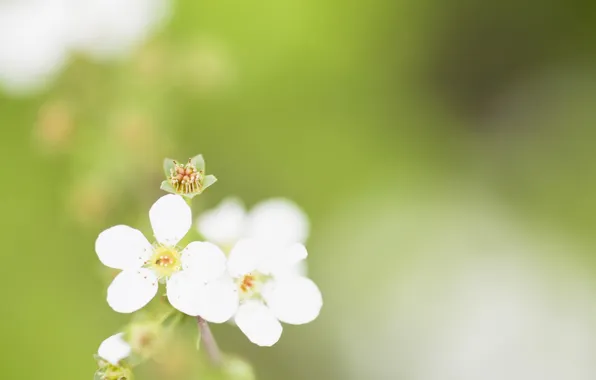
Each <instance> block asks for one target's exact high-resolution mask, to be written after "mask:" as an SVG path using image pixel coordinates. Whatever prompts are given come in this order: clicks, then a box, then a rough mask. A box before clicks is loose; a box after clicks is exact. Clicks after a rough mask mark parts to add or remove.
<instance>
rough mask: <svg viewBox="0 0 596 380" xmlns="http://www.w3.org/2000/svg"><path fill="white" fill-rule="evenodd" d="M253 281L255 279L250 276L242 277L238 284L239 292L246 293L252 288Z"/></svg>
mask: <svg viewBox="0 0 596 380" xmlns="http://www.w3.org/2000/svg"><path fill="white" fill-rule="evenodd" d="M254 281H255V277H254V276H252V275H250V274H247V275H246V276H244V278H243V279H242V282H241V283H240V290H242V291H243V292H244V293H246V292H247V291H249V290H250V289H251V288H252V287H253V286H254Z"/></svg>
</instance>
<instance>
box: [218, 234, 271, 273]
mask: <svg viewBox="0 0 596 380" xmlns="http://www.w3.org/2000/svg"><path fill="white" fill-rule="evenodd" d="M272 253H273V251H272V246H271V245H269V244H267V242H265V241H263V240H257V239H242V240H240V241H239V242H238V243H236V244H235V245H234V247H233V248H232V250H231V251H230V255H229V257H228V272H229V273H230V275H231V276H232V277H238V276H241V275H244V274H247V273H249V272H252V271H253V270H255V269H257V268H258V267H259V266H261V265H262V264H263V262H264V261H265V260H266V259H267V257H270V256H271V255H272Z"/></svg>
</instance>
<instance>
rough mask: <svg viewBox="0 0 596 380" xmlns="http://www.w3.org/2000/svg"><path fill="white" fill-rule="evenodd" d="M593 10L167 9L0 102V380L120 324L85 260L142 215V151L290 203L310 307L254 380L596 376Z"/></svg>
mask: <svg viewBox="0 0 596 380" xmlns="http://www.w3.org/2000/svg"><path fill="white" fill-rule="evenodd" d="M595 21H596V18H595V17H594V7H593V6H592V5H591V4H588V3H584V2H581V1H570V2H563V1H553V0H547V1H544V2H541V3H538V2H525V3H523V2H522V3H519V2H514V1H509V0H507V1H501V2H491V3H489V2H482V1H469V0H458V1H455V2H440V1H432V0H423V1H384V0H373V1H369V2H343V1H335V0H328V1H314V0H306V1H298V0H289V1H285V2H275V1H257V2H235V1H225V0H224V1H218V2H206V1H191V0H179V1H176V2H175V3H174V4H173V11H172V14H171V17H170V19H169V20H168V21H167V22H166V23H165V24H164V26H163V28H161V29H160V30H158V31H157V32H155V33H154V34H153V35H152V36H151V37H150V38H149V39H148V40H147V42H146V43H144V44H142V46H140V47H138V48H136V49H135V50H134V51H132V52H131V53H130V55H129V56H127V57H126V58H125V59H123V60H121V61H118V62H112V63H96V62H92V61H90V60H88V59H86V58H85V57H83V56H73V57H71V58H72V59H71V61H70V62H69V63H68V65H67V66H66V67H65V69H64V70H62V71H61V73H60V74H59V76H58V77H57V78H56V79H55V80H53V81H52V82H51V83H49V84H48V85H47V86H46V87H45V88H44V89H43V90H42V91H40V92H38V93H36V94H33V95H30V96H26V97H15V96H11V95H9V94H8V93H5V94H3V95H0V124H1V125H2V138H1V139H0V146H1V149H0V155H1V156H2V162H4V165H3V170H2V172H3V178H4V185H3V186H2V193H1V197H0V204H1V210H2V217H0V223H1V224H2V231H3V234H2V242H3V244H4V247H5V248H4V249H3V250H2V256H1V257H2V262H3V263H4V265H3V266H2V268H3V270H2V279H3V282H4V289H5V296H4V299H3V302H2V306H1V312H2V323H1V326H0V332H1V337H2V339H1V340H2V347H1V350H0V355H1V356H2V360H1V363H2V364H1V372H0V373H1V375H0V377H1V378H2V379H45V380H50V379H61V380H65V379H82V378H91V376H92V373H93V372H94V370H95V363H94V361H93V358H92V355H93V353H95V352H96V350H97V346H98V345H99V343H100V342H101V341H102V340H103V339H104V338H105V337H107V336H108V335H110V334H112V333H113V332H115V331H117V330H118V329H119V328H120V327H121V326H122V325H123V324H125V323H126V322H127V320H128V318H129V317H128V316H126V315H118V314H116V313H114V312H113V311H112V310H111V309H110V308H109V307H108V305H107V303H106V302H105V289H106V283H105V281H104V280H105V278H104V277H102V272H101V265H100V263H99V261H98V259H97V256H96V254H95V252H94V241H95V238H96V237H97V234H98V233H99V232H100V231H102V230H103V229H105V228H107V227H109V226H112V225H114V224H120V223H124V224H129V225H133V226H134V225H137V226H144V225H147V222H148V220H147V218H148V216H147V211H148V209H149V207H150V206H151V204H152V203H153V201H154V200H155V199H156V198H157V197H158V196H160V195H161V194H162V193H161V192H160V190H159V184H160V181H161V180H162V171H161V163H162V159H163V158H164V157H177V158H179V159H185V158H186V157H190V156H193V155H195V154H197V153H202V154H203V155H204V156H205V158H206V161H207V166H208V171H209V172H210V173H213V174H215V175H216V176H217V177H218V179H219V181H218V183H217V184H216V185H214V186H213V187H211V188H209V190H208V191H206V192H205V194H204V195H202V196H201V197H200V198H198V200H196V201H195V202H194V204H193V211H194V213H195V215H196V214H198V213H200V211H201V210H204V209H207V208H210V207H213V206H214V205H216V204H217V203H218V202H219V201H220V200H221V199H223V198H224V197H226V196H229V195H237V196H240V197H241V198H243V199H244V201H245V202H246V203H247V204H248V205H253V204H255V203H256V202H258V201H260V200H263V199H266V198H269V197H274V196H276V197H277V196H283V197H287V198H290V199H292V200H294V201H295V202H296V203H298V204H299V205H301V207H302V208H303V209H304V210H305V211H306V212H307V214H308V215H309V217H310V219H311V224H312V233H311V237H310V239H309V244H308V248H309V253H310V257H309V273H310V276H311V277H312V278H313V279H314V280H315V281H316V282H317V283H318V284H319V286H320V288H321V290H322V292H323V295H324V300H325V305H324V307H323V310H322V313H321V316H320V317H319V318H318V319H317V320H316V321H315V322H313V323H311V324H308V325H305V326H300V327H294V326H285V329H284V334H283V337H282V339H281V340H280V342H279V343H278V344H276V345H275V346H274V347H273V348H268V349H264V348H260V347H257V346H254V345H252V344H250V343H249V342H248V341H247V340H246V338H245V337H244V336H243V334H241V333H240V332H239V331H238V330H237V329H235V328H234V327H232V326H228V325H217V326H214V327H213V330H214V333H215V334H216V336H217V338H218V340H219V342H220V345H221V347H222V349H223V350H224V351H226V352H231V353H234V354H238V355H240V356H242V357H244V358H246V359H248V360H249V361H250V362H251V363H252V364H253V365H254V367H255V371H256V373H257V375H258V378H259V379H263V380H277V379H288V380H291V379H358V380H360V379H368V378H370V379H404V380H435V379H437V380H438V379H454V380H456V379H457V380H467V379H503V378H508V379H514V380H516V379H520V380H521V379H524V380H527V379H537V380H538V379H540V380H549V379H561V378H567V379H578V380H583V379H593V378H594V376H596V368H595V364H594V363H596V346H595V344H594V343H591V342H596V322H595V321H596V318H595V316H596V298H594V295H595V294H594V284H595V282H594V279H596V271H595V270H594V264H595V261H594V257H596V256H595V255H594V252H595V250H596V234H595V231H596V175H595V173H596V152H595V143H596V130H595V128H594V125H595V123H596V112H595V107H594V104H595V101H596V75H595V74H596V72H595V70H594V68H595V63H596V59H594V46H595V45H594V42H595V39H596V29H595V28H594V25H595Z"/></svg>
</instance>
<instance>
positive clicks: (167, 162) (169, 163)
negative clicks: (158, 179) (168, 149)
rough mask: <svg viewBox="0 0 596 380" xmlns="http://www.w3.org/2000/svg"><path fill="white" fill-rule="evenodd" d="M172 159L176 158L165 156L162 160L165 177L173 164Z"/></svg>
mask: <svg viewBox="0 0 596 380" xmlns="http://www.w3.org/2000/svg"><path fill="white" fill-rule="evenodd" d="M174 161H176V160H174V159H172V158H166V159H164V160H163V171H164V174H165V175H166V178H168V177H170V169H173V168H174V166H175V164H174Z"/></svg>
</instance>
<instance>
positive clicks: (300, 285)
mask: <svg viewBox="0 0 596 380" xmlns="http://www.w3.org/2000/svg"><path fill="white" fill-rule="evenodd" d="M263 296H264V298H265V299H266V301H267V305H268V306H269V308H270V309H271V311H272V312H273V314H274V315H275V316H276V317H277V318H278V319H279V320H280V321H282V322H285V323H289V324H292V325H302V324H305V323H309V322H312V321H313V320H315V319H316V318H317V317H318V316H319V313H320V311H321V308H322V306H323V297H322V295H321V291H320V290H319V288H318V287H317V285H316V284H315V283H314V282H313V281H312V280H310V279H309V278H306V277H295V278H284V279H282V280H275V281H273V282H272V283H271V286H270V287H269V288H268V289H267V291H266V292H264V294H263Z"/></svg>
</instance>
